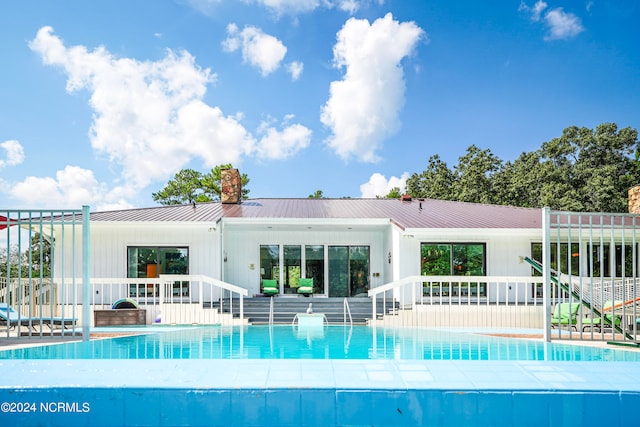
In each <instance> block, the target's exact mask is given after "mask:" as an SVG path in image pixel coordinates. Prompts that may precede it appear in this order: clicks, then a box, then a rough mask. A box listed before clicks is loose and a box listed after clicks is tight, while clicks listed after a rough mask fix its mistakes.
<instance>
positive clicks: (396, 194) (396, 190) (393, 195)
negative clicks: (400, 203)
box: [384, 187, 402, 199]
mask: <svg viewBox="0 0 640 427" xmlns="http://www.w3.org/2000/svg"><path fill="white" fill-rule="evenodd" d="M401 196H402V193H401V192H400V187H393V188H392V189H391V190H390V191H389V193H388V194H387V195H386V196H384V198H385V199H399V198H400V197H401Z"/></svg>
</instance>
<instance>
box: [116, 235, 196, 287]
mask: <svg viewBox="0 0 640 427" xmlns="http://www.w3.org/2000/svg"><path fill="white" fill-rule="evenodd" d="M160 274H189V248H186V247H162V246H130V247H128V248H127V277H132V278H152V277H158V276H159V275H160ZM129 295H130V296H132V297H139V296H156V297H157V296H159V287H158V286H157V285H154V284H148V285H138V286H136V285H135V284H134V285H131V286H130V288H129ZM172 296H176V297H177V296H189V283H188V282H185V281H176V282H174V283H173V287H172Z"/></svg>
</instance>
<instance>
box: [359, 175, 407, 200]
mask: <svg viewBox="0 0 640 427" xmlns="http://www.w3.org/2000/svg"><path fill="white" fill-rule="evenodd" d="M407 178H409V173H408V172H405V173H403V174H402V176H401V177H400V178H398V177H395V176H392V177H391V178H389V179H388V180H387V178H386V177H385V176H384V175H382V174H380V173H377V172H376V173H374V174H373V175H371V177H370V178H369V181H368V182H366V183H364V184H362V185H361V186H360V193H362V196H361V197H363V198H375V197H384V196H386V195H387V194H389V192H390V191H391V190H393V189H394V188H396V187H397V188H399V189H400V193H404V192H405V191H406V188H407Z"/></svg>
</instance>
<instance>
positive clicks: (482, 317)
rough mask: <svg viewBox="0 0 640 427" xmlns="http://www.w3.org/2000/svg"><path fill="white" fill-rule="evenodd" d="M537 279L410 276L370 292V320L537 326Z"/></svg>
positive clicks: (540, 319)
mask: <svg viewBox="0 0 640 427" xmlns="http://www.w3.org/2000/svg"><path fill="white" fill-rule="evenodd" d="M542 284H543V280H542V277H515V276H509V277H506V276H505V277H496V276H494V277H489V276H487V277H485V276H411V277H406V278H404V279H401V280H398V281H395V282H392V283H388V284H386V285H383V286H380V287H377V288H374V289H371V290H370V291H369V296H370V297H372V299H373V319H374V320H373V321H374V322H376V323H378V324H383V325H390V326H403V327H404V326H425V327H493V328H542V327H543V326H544V325H543V322H544V309H543V298H542V293H541V292H542ZM380 298H382V300H383V304H382V306H383V312H382V313H379V312H377V306H378V304H377V301H378V299H380Z"/></svg>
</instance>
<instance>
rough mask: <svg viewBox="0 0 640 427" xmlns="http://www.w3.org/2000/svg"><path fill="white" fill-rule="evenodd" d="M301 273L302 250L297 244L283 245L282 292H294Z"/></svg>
mask: <svg viewBox="0 0 640 427" xmlns="http://www.w3.org/2000/svg"><path fill="white" fill-rule="evenodd" d="M301 274H302V251H301V249H300V246H299V245H284V277H283V280H284V293H285V294H296V293H297V292H298V286H299V281H300V277H302V276H301Z"/></svg>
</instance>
